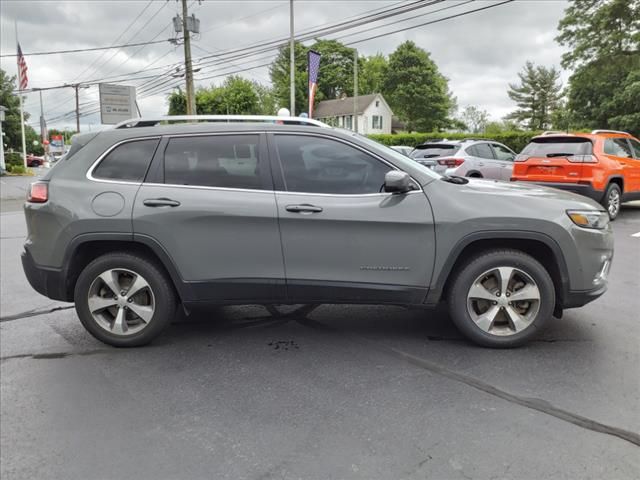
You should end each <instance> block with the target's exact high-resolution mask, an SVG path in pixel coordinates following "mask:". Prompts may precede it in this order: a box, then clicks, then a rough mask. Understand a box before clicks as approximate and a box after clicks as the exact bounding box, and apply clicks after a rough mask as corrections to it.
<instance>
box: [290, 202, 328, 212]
mask: <svg viewBox="0 0 640 480" xmlns="http://www.w3.org/2000/svg"><path fill="white" fill-rule="evenodd" d="M284 208H285V210H286V211H287V212H293V213H303V214H308V213H320V212H321V211H322V207H316V206H315V205H309V204H307V203H304V204H302V205H287V206H286V207H284Z"/></svg>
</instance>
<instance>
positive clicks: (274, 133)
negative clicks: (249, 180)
mask: <svg viewBox="0 0 640 480" xmlns="http://www.w3.org/2000/svg"><path fill="white" fill-rule="evenodd" d="M268 133H271V134H272V135H273V136H274V137H275V136H278V135H301V136H304V137H320V138H324V139H328V140H335V141H338V142H341V143H344V144H345V145H348V146H350V147H353V148H355V149H357V150H360V151H361V152H364V153H365V154H366V155H369V156H371V157H373V158H375V159H377V160H378V161H380V162H382V163H384V164H385V165H387V166H388V167H391V169H392V170H396V171H398V172H404V170H400V169H399V168H398V167H396V166H395V165H394V164H393V163H391V162H389V161H388V160H387V159H385V158H384V157H381V156H380V155H378V154H377V153H374V152H371V151H369V150H367V149H366V148H362V147H361V146H360V145H356V144H355V143H352V142H350V141H348V140H344V139H342V138H338V137H333V136H331V135H323V132H268ZM274 147H275V149H276V150H277V149H278V146H277V145H274ZM278 162H280V152H278ZM280 168H282V163H280ZM283 170H284V169H283ZM283 173H284V172H283ZM409 178H410V179H411V181H412V182H413V183H414V184H415V186H417V187H418V188H417V189H416V190H411V192H422V185H420V182H418V181H417V180H416V179H415V178H413V177H412V176H411V175H409ZM285 182H286V180H285ZM286 191H287V192H288V190H286ZM411 192H407V193H411ZM292 193H297V194H306V193H309V192H292ZM380 193H385V192H380ZM380 193H361V194H358V193H356V194H349V193H340V194H334V193H326V194H324V193H309V195H331V196H334V195H337V196H345V197H349V196H354V195H379V194H380Z"/></svg>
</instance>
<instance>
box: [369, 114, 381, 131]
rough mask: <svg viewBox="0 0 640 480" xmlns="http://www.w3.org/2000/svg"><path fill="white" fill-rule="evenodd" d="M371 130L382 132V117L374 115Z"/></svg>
mask: <svg viewBox="0 0 640 480" xmlns="http://www.w3.org/2000/svg"><path fill="white" fill-rule="evenodd" d="M371 128H373V129H374V130H382V115H373V116H372V117H371Z"/></svg>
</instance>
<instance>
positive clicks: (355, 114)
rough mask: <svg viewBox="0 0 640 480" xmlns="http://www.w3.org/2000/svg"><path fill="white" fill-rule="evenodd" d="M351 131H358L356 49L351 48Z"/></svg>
mask: <svg viewBox="0 0 640 480" xmlns="http://www.w3.org/2000/svg"><path fill="white" fill-rule="evenodd" d="M353 131H354V132H356V133H358V49H357V48H354V49H353Z"/></svg>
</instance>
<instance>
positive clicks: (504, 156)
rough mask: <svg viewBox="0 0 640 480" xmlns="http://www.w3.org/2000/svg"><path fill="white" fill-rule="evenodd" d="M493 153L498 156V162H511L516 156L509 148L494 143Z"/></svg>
mask: <svg viewBox="0 0 640 480" xmlns="http://www.w3.org/2000/svg"><path fill="white" fill-rule="evenodd" d="M491 146H492V147H493V151H494V152H495V154H496V157H497V158H498V160H504V161H507V162H510V161H512V160H513V159H514V154H513V152H512V151H511V150H509V149H508V148H507V147H503V146H502V145H498V144H497V143H492V144H491Z"/></svg>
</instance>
